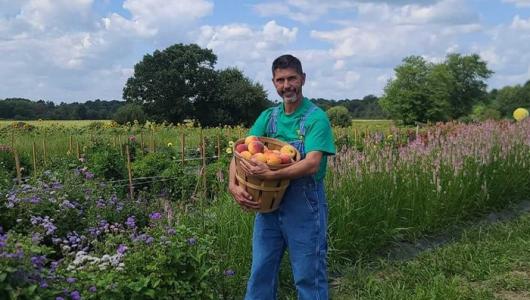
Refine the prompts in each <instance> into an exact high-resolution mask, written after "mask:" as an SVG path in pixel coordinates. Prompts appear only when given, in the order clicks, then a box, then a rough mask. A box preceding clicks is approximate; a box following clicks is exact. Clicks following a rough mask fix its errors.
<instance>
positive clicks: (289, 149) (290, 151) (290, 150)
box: [280, 145, 296, 159]
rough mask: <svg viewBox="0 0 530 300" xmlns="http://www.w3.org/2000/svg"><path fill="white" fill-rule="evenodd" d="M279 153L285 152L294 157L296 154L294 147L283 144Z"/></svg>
mask: <svg viewBox="0 0 530 300" xmlns="http://www.w3.org/2000/svg"><path fill="white" fill-rule="evenodd" d="M280 152H281V153H285V154H287V155H289V157H291V158H293V159H294V158H295V156H296V149H295V148H294V147H293V146H292V145H285V146H283V147H282V148H281V149H280Z"/></svg>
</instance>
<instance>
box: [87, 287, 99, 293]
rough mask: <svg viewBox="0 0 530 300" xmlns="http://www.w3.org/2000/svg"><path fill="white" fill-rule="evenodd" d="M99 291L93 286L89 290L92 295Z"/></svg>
mask: <svg viewBox="0 0 530 300" xmlns="http://www.w3.org/2000/svg"><path fill="white" fill-rule="evenodd" d="M97 290H98V289H97V288H96V287H95V286H91V287H89V288H88V291H89V292H91V293H95V292H96V291H97Z"/></svg>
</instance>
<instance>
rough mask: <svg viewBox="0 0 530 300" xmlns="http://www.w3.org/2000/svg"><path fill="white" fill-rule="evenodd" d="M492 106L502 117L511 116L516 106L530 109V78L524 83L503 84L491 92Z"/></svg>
mask: <svg viewBox="0 0 530 300" xmlns="http://www.w3.org/2000/svg"><path fill="white" fill-rule="evenodd" d="M492 94H494V95H493V97H494V98H493V100H492V102H493V103H492V106H493V107H494V108H495V109H497V110H499V111H500V112H501V114H502V115H503V116H504V117H508V118H511V117H512V113H513V111H514V110H515V109H516V108H518V107H524V108H527V109H530V80H529V81H527V82H526V83H525V84H524V85H522V86H521V85H519V84H518V85H515V86H505V87H503V88H501V89H500V90H495V93H493V91H492Z"/></svg>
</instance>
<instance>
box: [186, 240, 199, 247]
mask: <svg viewBox="0 0 530 300" xmlns="http://www.w3.org/2000/svg"><path fill="white" fill-rule="evenodd" d="M186 242H187V243H188V245H190V246H192V245H195V244H197V239H196V238H189V239H187V240H186Z"/></svg>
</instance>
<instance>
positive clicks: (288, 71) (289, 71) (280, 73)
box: [274, 68, 300, 78]
mask: <svg viewBox="0 0 530 300" xmlns="http://www.w3.org/2000/svg"><path fill="white" fill-rule="evenodd" d="M293 75H300V74H298V72H297V71H296V69H294V68H276V69H274V78H276V77H287V76H293Z"/></svg>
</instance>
